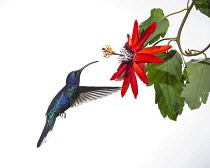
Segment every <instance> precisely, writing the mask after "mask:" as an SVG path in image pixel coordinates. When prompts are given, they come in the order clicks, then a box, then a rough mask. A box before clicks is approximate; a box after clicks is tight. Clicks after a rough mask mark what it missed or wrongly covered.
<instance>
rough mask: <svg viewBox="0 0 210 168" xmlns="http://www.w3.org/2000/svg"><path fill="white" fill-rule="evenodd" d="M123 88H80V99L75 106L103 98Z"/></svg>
mask: <svg viewBox="0 0 210 168" xmlns="http://www.w3.org/2000/svg"><path fill="white" fill-rule="evenodd" d="M120 89H121V87H91V86H90V87H88V86H80V87H79V89H78V98H77V99H76V100H75V102H74V104H73V105H72V107H74V106H78V105H81V104H82V103H85V102H88V101H92V100H96V99H99V98H103V97H105V96H108V95H111V94H112V93H115V92H117V91H119V90H120Z"/></svg>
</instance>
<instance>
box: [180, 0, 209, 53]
mask: <svg viewBox="0 0 210 168" xmlns="http://www.w3.org/2000/svg"><path fill="white" fill-rule="evenodd" d="M195 2H196V0H194V1H192V3H191V5H190V6H189V8H188V9H187V12H186V14H185V16H184V18H183V20H182V23H181V25H180V27H179V30H178V33H177V37H176V42H177V45H178V47H179V50H180V52H181V54H183V55H185V56H197V55H200V54H203V53H204V52H205V51H206V50H207V49H208V48H210V44H209V45H208V46H207V47H206V48H204V49H203V50H202V51H199V52H195V53H192V52H190V51H195V50H189V52H183V50H182V47H181V43H180V37H181V32H182V29H183V27H184V24H185V22H186V20H187V18H188V16H189V13H190V11H191V10H192V8H193V6H194V5H195ZM204 55H205V54H204ZM205 57H206V55H205Z"/></svg>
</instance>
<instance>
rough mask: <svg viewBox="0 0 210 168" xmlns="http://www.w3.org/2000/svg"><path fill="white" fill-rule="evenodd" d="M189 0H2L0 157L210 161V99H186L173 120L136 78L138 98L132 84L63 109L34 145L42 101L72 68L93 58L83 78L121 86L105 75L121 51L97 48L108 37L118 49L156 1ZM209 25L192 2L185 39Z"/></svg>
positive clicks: (145, 165)
mask: <svg viewBox="0 0 210 168" xmlns="http://www.w3.org/2000/svg"><path fill="white" fill-rule="evenodd" d="M186 2H187V1H186V0H179V1H177V0H170V1H169V0H147V1H143V0H129V1H126V0H98V1H96V0H89V1H86V0H80V1H79V0H78V1H69V0H59V1H58V0H19V1H17V0H0V57H1V61H0V75H1V87H0V93H1V94H0V100H1V118H0V134H1V135H0V137H1V138H0V155H1V156H0V158H1V161H0V167H4V168H7V167H22V168H38V167H51V168H55V167H62V168H67V167H68V168H69V167H71V168H88V167H91V168H139V167H142V168H153V167H155V168H168V167H170V168H180V167H185V168H186V167H189V168H197V167H202V168H208V167H210V160H209V155H210V101H208V102H207V104H206V105H202V107H201V108H200V109H199V110H193V111H191V110H189V108H188V107H187V105H186V106H185V108H184V110H183V114H182V115H181V116H179V117H178V121H176V122H175V121H171V120H169V119H168V118H165V119H164V118H163V117H162V116H161V114H160V112H159V110H158V108H157V105H155V104H154V97H155V94H154V89H153V86H152V87H146V86H145V85H144V84H142V83H141V82H140V81H138V82H139V95H138V99H136V100H135V99H134V98H133V95H132V93H131V90H129V91H128V92H127V94H126V96H125V97H124V98H121V96H120V92H118V93H116V94H114V95H111V96H109V97H106V98H103V99H100V100H97V101H94V102H90V103H86V104H83V105H82V106H79V107H77V108H71V109H69V110H68V111H67V112H66V113H67V118H66V119H61V118H60V117H59V118H58V119H57V121H56V124H55V127H54V130H53V131H52V133H51V135H50V137H49V138H48V142H47V143H46V144H44V145H43V146H41V147H40V148H39V149H37V148H36V143H37V141H38V138H39V136H40V134H41V131H42V129H43V127H44V124H45V113H46V110H47V107H48V105H49V103H50V101H51V99H52V98H53V97H54V96H55V94H56V93H57V92H58V91H59V90H60V89H61V88H62V87H63V86H64V84H65V79H66V75H67V74H68V73H69V72H70V71H72V70H76V69H79V68H81V67H82V66H84V65H85V64H87V63H89V62H92V61H96V60H98V61H100V62H99V63H96V64H92V65H91V66H89V67H88V68H86V69H85V70H84V71H83V73H82V75H81V85H89V86H121V85H122V82H115V81H110V80H109V79H110V77H111V76H112V74H113V73H114V72H115V71H116V68H117V67H118V63H117V58H116V57H114V56H113V57H111V58H109V59H106V58H104V57H103V56H102V51H101V48H102V47H103V46H104V45H106V44H110V45H112V47H113V49H114V50H115V51H116V52H118V51H119V49H120V48H121V47H122V46H123V45H124V43H125V42H126V34H128V33H129V34H131V33H132V29H133V22H134V20H135V19H137V20H138V21H139V23H140V22H142V21H144V20H145V19H147V18H148V17H149V14H150V10H151V9H152V8H162V9H163V10H164V11H165V14H166V15H167V14H169V13H172V12H175V11H178V10H181V9H183V8H185V6H186ZM182 17H183V14H179V15H175V16H171V17H169V20H170V23H171V25H170V28H169V32H168V34H167V36H166V37H175V36H176V34H177V30H178V27H179V25H180V22H181V20H182ZM209 28H210V22H209V18H207V17H206V16H204V15H202V14H200V13H199V12H198V11H196V10H193V11H192V13H191V14H190V17H189V20H188V21H187V23H186V26H185V28H184V30H183V33H182V40H181V41H182V44H183V46H184V49H188V48H190V49H198V50H201V49H203V48H204V47H205V46H206V45H207V44H208V43H209V39H210V33H209ZM163 44H165V43H163ZM172 45H173V48H174V49H176V48H177V47H176V44H175V43H172ZM207 54H208V55H210V52H209V51H208V52H207ZM202 57H203V56H202ZM186 60H189V59H188V58H186Z"/></svg>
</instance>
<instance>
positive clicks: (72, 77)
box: [66, 61, 98, 86]
mask: <svg viewBox="0 0 210 168" xmlns="http://www.w3.org/2000/svg"><path fill="white" fill-rule="evenodd" d="M96 62H98V61H94V62H91V63H89V64H87V65H85V66H83V67H82V68H81V69H79V70H76V71H72V72H70V73H69V74H68V76H67V78H66V84H67V85H69V84H70V85H74V86H79V82H80V75H81V72H82V71H83V69H85V68H86V67H87V66H89V65H90V64H93V63H96Z"/></svg>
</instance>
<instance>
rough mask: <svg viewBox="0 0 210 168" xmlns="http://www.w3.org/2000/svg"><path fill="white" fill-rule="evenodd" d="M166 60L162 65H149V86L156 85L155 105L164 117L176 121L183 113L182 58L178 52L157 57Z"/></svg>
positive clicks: (174, 51) (173, 51) (170, 52)
mask: <svg viewBox="0 0 210 168" xmlns="http://www.w3.org/2000/svg"><path fill="white" fill-rule="evenodd" d="M157 56H158V57H161V58H163V59H164V62H162V63H161V64H152V63H150V64H147V71H148V73H147V76H148V78H149V84H148V86H151V85H152V84H154V88H155V92H156V93H155V103H156V104H158V107H159V110H160V112H161V114H162V116H163V117H166V116H168V117H169V118H170V119H172V120H176V119H177V116H178V115H180V114H181V113H182V110H183V107H184V100H183V99H182V98H181V97H180V95H181V92H182V90H183V86H184V85H183V83H182V82H181V79H182V58H181V56H180V54H179V53H178V52H177V51H176V50H171V51H169V52H168V53H161V54H158V55H157Z"/></svg>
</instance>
